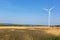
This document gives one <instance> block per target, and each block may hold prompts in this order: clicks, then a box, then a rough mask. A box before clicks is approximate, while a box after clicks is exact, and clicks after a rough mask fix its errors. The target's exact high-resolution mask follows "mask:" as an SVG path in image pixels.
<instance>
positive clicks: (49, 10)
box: [44, 7, 54, 27]
mask: <svg viewBox="0 0 60 40" xmlns="http://www.w3.org/2000/svg"><path fill="white" fill-rule="evenodd" d="M53 8H54V7H52V8H49V9H44V10H46V11H48V27H50V25H51V24H50V20H51V19H50V17H51V10H52V9H53Z"/></svg>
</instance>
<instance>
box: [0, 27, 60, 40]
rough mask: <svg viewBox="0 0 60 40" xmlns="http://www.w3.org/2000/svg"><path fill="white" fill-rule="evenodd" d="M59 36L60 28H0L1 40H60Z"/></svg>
mask: <svg viewBox="0 0 60 40" xmlns="http://www.w3.org/2000/svg"><path fill="white" fill-rule="evenodd" d="M59 35H60V27H46V26H45V27H43V26H41V27H38V26H35V27H29V26H28V27H26V26H23V27H21V26H0V40H60V36H59ZM58 36H59V37H58Z"/></svg>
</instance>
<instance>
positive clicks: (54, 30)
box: [0, 26, 60, 35]
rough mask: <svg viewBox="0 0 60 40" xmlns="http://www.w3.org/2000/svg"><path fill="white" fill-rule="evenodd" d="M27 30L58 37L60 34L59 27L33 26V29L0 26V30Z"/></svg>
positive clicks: (28, 27)
mask: <svg viewBox="0 0 60 40" xmlns="http://www.w3.org/2000/svg"><path fill="white" fill-rule="evenodd" d="M10 28H12V29H13V28H14V29H28V30H43V31H45V32H46V33H50V34H54V35H59V34H60V27H47V26H45V27H43V26H40V27H38V26H35V27H30V26H27V27H26V26H0V29H10Z"/></svg>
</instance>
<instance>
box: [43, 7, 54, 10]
mask: <svg viewBox="0 0 60 40" xmlns="http://www.w3.org/2000/svg"><path fill="white" fill-rule="evenodd" d="M52 9H54V7H52V8H49V9H46V8H44V10H46V11H51V10H52Z"/></svg>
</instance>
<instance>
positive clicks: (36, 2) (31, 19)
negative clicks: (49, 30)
mask: <svg viewBox="0 0 60 40" xmlns="http://www.w3.org/2000/svg"><path fill="white" fill-rule="evenodd" d="M50 7H54V9H53V10H52V11H51V25H59V24H60V0H0V23H13V24H30V25H31V24H32V25H47V24H48V12H47V11H45V10H43V8H50Z"/></svg>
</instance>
